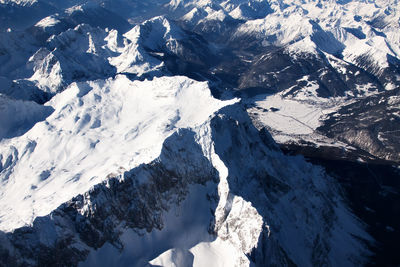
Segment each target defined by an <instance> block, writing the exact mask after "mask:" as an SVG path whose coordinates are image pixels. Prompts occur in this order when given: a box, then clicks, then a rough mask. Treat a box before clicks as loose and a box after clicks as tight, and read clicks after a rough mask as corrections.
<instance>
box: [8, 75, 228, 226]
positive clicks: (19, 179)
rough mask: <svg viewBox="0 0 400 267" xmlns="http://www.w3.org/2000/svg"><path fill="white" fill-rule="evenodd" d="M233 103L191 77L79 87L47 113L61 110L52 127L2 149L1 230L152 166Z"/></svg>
mask: <svg viewBox="0 0 400 267" xmlns="http://www.w3.org/2000/svg"><path fill="white" fill-rule="evenodd" d="M233 102H234V101H233ZM233 102H232V101H230V102H222V101H219V100H216V99H214V98H213V97H212V96H211V94H210V91H209V89H208V86H207V83H204V82H195V81H193V80H190V79H188V78H185V77H169V78H168V77H163V78H155V79H154V80H153V81H144V82H139V81H136V82H131V81H130V80H129V79H127V78H126V77H125V76H117V77H116V78H115V79H108V80H105V81H96V82H87V83H74V84H72V85H71V86H69V88H68V89H66V90H65V91H64V92H62V93H60V94H58V95H56V96H55V97H54V98H53V99H52V100H51V101H50V102H49V103H48V104H47V107H43V109H47V108H49V107H51V108H52V109H54V112H53V113H52V115H51V116H49V117H48V118H47V119H46V120H45V121H43V122H39V123H36V125H35V126H34V127H33V128H32V129H31V130H29V131H28V132H27V133H26V134H24V135H23V136H21V137H16V138H13V139H8V140H3V141H1V142H0V144H1V146H0V147H1V149H0V155H1V156H0V160H1V164H0V166H2V167H1V174H0V176H1V179H0V180H1V181H2V186H1V192H0V206H1V209H0V210H1V214H0V218H1V219H0V228H1V229H2V230H8V231H9V230H12V229H15V228H16V227H19V226H22V225H24V224H29V223H31V222H32V220H33V219H34V218H35V217H36V216H42V215H46V214H48V213H49V212H51V211H52V210H53V209H55V208H56V207H57V206H58V205H60V204H61V203H63V202H65V201H67V200H69V199H71V198H72V197H74V196H75V195H77V194H79V193H84V192H86V191H87V190H89V188H90V187H91V186H93V185H95V184H98V183H100V182H101V181H103V180H104V179H106V178H107V174H109V173H118V172H120V171H121V170H124V169H126V170H130V169H132V168H133V167H135V166H137V165H139V164H141V163H144V162H150V161H151V160H153V159H154V158H156V157H157V156H158V155H159V153H160V150H161V146H162V143H163V141H164V140H165V138H167V137H168V136H169V135H171V134H172V133H174V132H175V131H177V129H179V128H189V127H195V126H196V125H199V124H201V123H203V122H204V121H205V120H207V119H208V117H209V116H210V115H212V114H213V113H214V112H215V111H217V110H218V109H219V108H221V107H223V106H225V105H228V104H231V103H233ZM5 112H7V110H6V111H5ZM12 112H15V111H12ZM21 112H22V111H21ZM7 114H9V113H4V114H3V115H2V117H4V116H5V117H7ZM21 116H22V115H21ZM2 117H0V118H2ZM36 117H37V116H36ZM16 118H17V117H16Z"/></svg>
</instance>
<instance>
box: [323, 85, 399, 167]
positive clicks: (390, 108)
mask: <svg viewBox="0 0 400 267" xmlns="http://www.w3.org/2000/svg"><path fill="white" fill-rule="evenodd" d="M399 114H400V89H394V90H391V91H387V92H383V93H380V94H378V95H373V96H369V97H366V98H364V99H361V100H360V101H356V102H355V103H353V104H350V105H347V106H344V107H343V108H341V109H340V110H339V111H338V112H335V113H333V114H330V116H329V118H328V119H327V120H326V121H325V122H324V125H323V126H321V127H320V128H319V129H318V130H320V131H322V132H324V133H326V134H327V136H329V137H333V138H336V139H338V140H342V141H344V142H346V143H349V144H351V145H353V146H355V147H358V148H360V149H361V150H364V151H366V152H368V153H370V154H372V155H374V156H376V157H378V158H381V159H384V160H387V161H389V162H390V161H391V162H396V163H399V162H400V148H399V144H400V117H399Z"/></svg>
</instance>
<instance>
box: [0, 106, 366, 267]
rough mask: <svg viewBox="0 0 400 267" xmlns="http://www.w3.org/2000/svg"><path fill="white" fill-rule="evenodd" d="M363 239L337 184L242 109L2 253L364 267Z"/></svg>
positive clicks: (40, 224) (99, 260)
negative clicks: (287, 151)
mask: <svg viewBox="0 0 400 267" xmlns="http://www.w3.org/2000/svg"><path fill="white" fill-rule="evenodd" d="M202 120H203V119H201V121H202ZM199 122H200V120H199ZM261 137H263V138H264V141H263V139H262V138H261ZM282 166H285V168H282ZM193 205H195V206H196V209H195V210H194V209H193V207H194V206H193ZM299 229H301V231H299ZM294 236H295V237H296V238H293V237H294ZM354 236H357V237H358V238H367V239H368V236H367V235H366V234H365V233H364V231H363V230H362V228H361V227H360V224H359V223H358V222H357V221H356V220H355V219H354V218H353V217H352V216H351V215H350V213H349V211H348V210H347V209H346V207H345V206H343V203H342V201H341V199H340V197H339V195H338V192H337V188H336V186H335V184H334V182H333V180H331V178H330V177H328V176H326V174H325V173H324V171H323V169H321V168H320V167H315V166H313V165H311V164H309V163H307V162H305V161H304V159H303V158H301V157H288V156H284V155H283V154H282V153H281V152H280V151H279V150H278V148H277V147H276V145H275V144H274V143H273V141H272V142H271V139H270V137H268V135H267V133H266V132H264V134H262V135H260V134H259V132H258V131H257V130H256V129H255V128H254V127H253V126H252V124H251V120H250V119H249V118H248V116H247V114H246V112H245V109H243V107H242V106H241V105H240V104H235V105H233V106H229V107H225V108H223V109H222V110H221V111H219V112H218V113H217V114H216V115H215V116H210V117H209V118H208V119H206V120H205V121H204V123H203V124H198V125H197V126H196V127H194V128H192V129H180V130H179V131H176V132H175V133H174V134H172V135H171V136H170V137H168V138H167V139H166V140H165V142H164V144H163V146H162V149H161V154H160V156H159V157H158V158H157V159H155V160H154V161H152V162H149V163H147V164H142V165H140V166H138V167H136V168H133V169H131V170H128V171H125V172H123V173H121V174H111V175H109V176H108V178H107V180H106V181H104V182H103V183H101V184H99V185H97V186H95V187H94V188H92V189H91V190H90V191H88V192H86V193H84V194H83V195H79V196H77V197H75V198H74V199H72V200H71V201H68V202H67V203H65V204H63V205H61V206H60V207H58V208H57V209H56V210H55V211H54V212H52V213H51V214H50V215H48V216H45V217H39V218H37V219H36V220H35V221H34V222H33V225H32V226H29V227H23V228H19V229H16V230H15V231H14V232H13V233H7V234H2V236H1V238H2V242H1V244H2V249H1V250H2V254H1V255H4V256H3V258H2V259H3V260H4V262H5V263H8V264H15V265H25V264H28V265H30V264H32V265H37V264H38V265H49V266H50V265H64V264H67V265H76V264H77V263H78V262H79V261H82V260H85V262H84V263H83V264H82V266H93V265H96V266H109V265H118V266H144V265H146V264H148V263H149V262H150V263H151V264H162V265H163V266H170V265H171V264H177V265H178V266H180V265H182V264H184V263H189V265H193V266H204V265H205V264H212V265H214V266H224V264H226V263H230V264H232V265H233V266H248V265H249V264H250V263H252V264H256V265H259V266H265V265H271V264H272V265H274V264H277V265H285V266H286V265H290V264H293V263H297V264H299V265H323V264H331V265H338V266H339V265H359V264H361V263H362V262H363V261H364V260H365V259H363V257H365V256H366V255H367V254H365V253H366V250H365V248H364V247H363V245H362V244H361V243H360V241H359V240H358V239H357V238H354ZM33 240H35V241H34V242H33ZM38 247H40V248H41V251H46V252H45V253H44V252H43V253H40V254H39V255H37V254H35V253H34V251H35V250H36V249H37V248H38ZM95 249H97V250H95ZM60 253H61V256H59V257H53V256H51V255H60ZM47 255H50V256H47Z"/></svg>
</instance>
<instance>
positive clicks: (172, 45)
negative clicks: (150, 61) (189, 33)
mask: <svg viewBox="0 0 400 267" xmlns="http://www.w3.org/2000/svg"><path fill="white" fill-rule="evenodd" d="M124 36H125V37H126V38H128V39H129V40H131V41H132V42H133V43H140V44H141V45H144V46H145V47H147V48H149V49H152V50H158V49H160V48H161V47H164V46H166V47H167V48H168V49H169V50H175V49H177V47H176V46H177V43H176V41H177V40H180V39H182V38H184V36H185V34H184V33H183V32H182V30H181V29H180V28H179V27H178V26H176V25H175V24H173V23H171V22H170V21H169V20H168V19H166V18H165V17H155V18H153V19H150V20H147V21H145V22H143V23H142V24H140V25H137V26H135V27H134V28H133V29H132V30H130V31H129V32H127V33H125V34H124Z"/></svg>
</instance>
